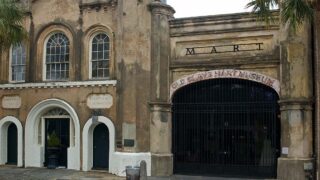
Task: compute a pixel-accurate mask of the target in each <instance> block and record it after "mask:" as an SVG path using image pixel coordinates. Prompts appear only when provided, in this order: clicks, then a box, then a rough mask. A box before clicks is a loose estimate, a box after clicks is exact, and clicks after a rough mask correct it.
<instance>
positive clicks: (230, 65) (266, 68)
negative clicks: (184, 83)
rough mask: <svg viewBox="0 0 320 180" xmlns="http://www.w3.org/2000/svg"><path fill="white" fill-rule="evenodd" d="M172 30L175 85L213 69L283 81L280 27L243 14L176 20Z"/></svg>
mask: <svg viewBox="0 0 320 180" xmlns="http://www.w3.org/2000/svg"><path fill="white" fill-rule="evenodd" d="M274 15H275V17H276V15H277V12H275V13H274ZM170 27H171V33H170V35H171V64H170V68H171V82H173V81H175V80H177V79H179V78H181V77H183V76H185V75H190V74H193V73H196V72H199V71H207V70H213V69H242V70H248V71H254V72H258V73H261V74H265V75H267V76H270V77H273V78H275V79H279V60H280V55H279V33H278V31H279V26H277V25H270V26H269V27H268V28H266V27H265V26H264V25H263V24H258V23H257V22H256V21H255V19H254V17H253V16H252V15H250V14H248V13H240V14H231V15H217V16H207V17H194V18H182V19H175V20H172V21H170Z"/></svg>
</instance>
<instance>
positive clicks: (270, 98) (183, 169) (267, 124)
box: [172, 79, 280, 178]
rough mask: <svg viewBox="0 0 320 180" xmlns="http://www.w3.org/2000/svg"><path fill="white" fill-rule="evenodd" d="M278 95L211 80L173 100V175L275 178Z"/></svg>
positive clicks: (232, 81)
mask: <svg viewBox="0 0 320 180" xmlns="http://www.w3.org/2000/svg"><path fill="white" fill-rule="evenodd" d="M278 98H279V97H278V95H277V93H276V92H275V91H274V90H273V89H272V88H270V87H267V86H265V85H263V84H259V83H256V82H251V81H247V80H240V79H214V80H206V81H201V82H197V83H194V84H191V85H188V86H186V87H184V88H182V89H180V90H179V91H178V92H176V94H175V95H174V97H173V107H172V111H173V112H172V113H173V119H172V125H173V128H172V129H173V133H172V134H173V139H172V142H173V147H172V148H173V149H172V151H173V154H174V173H176V174H194V175H200V174H201V175H211V176H233V177H261V178H273V177H276V169H277V158H278V157H279V147H280V135H279V133H280V129H279V128H280V126H279V123H280V122H279V117H278V112H279V106H278V103H277V101H278Z"/></svg>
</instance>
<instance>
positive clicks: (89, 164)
mask: <svg viewBox="0 0 320 180" xmlns="http://www.w3.org/2000/svg"><path fill="white" fill-rule="evenodd" d="M102 125H103V126H102ZM99 126H100V127H101V128H102V131H103V129H104V130H106V129H107V130H108V135H109V139H108V143H109V146H108V150H109V153H108V152H107V154H108V157H109V159H108V165H107V167H108V169H109V172H111V173H113V172H115V171H116V170H115V169H116V168H117V166H118V164H119V163H120V162H115V161H114V156H115V128H114V125H113V123H112V121H111V120H110V119H109V118H107V117H104V116H95V117H93V118H90V119H89V120H88V121H87V123H86V124H85V126H84V128H83V131H82V133H83V134H82V139H83V148H82V149H83V165H82V168H83V170H84V171H89V170H91V169H92V168H94V166H93V165H94V154H93V153H94V150H93V149H94V140H93V138H94V131H95V129H96V128H97V127H99ZM104 133H106V131H104ZM105 140H106V139H105Z"/></svg>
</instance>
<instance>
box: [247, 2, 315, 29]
mask: <svg viewBox="0 0 320 180" xmlns="http://www.w3.org/2000/svg"><path fill="white" fill-rule="evenodd" d="M279 5H280V7H281V13H280V16H281V23H282V24H287V23H288V24H289V26H290V28H291V29H293V30H294V31H296V29H297V28H298V27H299V26H300V25H301V24H302V23H303V22H304V21H305V20H309V21H312V19H313V13H314V9H313V7H312V5H311V4H310V3H309V2H307V0H283V1H282V2H281V3H280V2H279V0H252V1H251V2H249V3H248V4H247V6H246V7H247V8H249V7H252V12H253V13H256V15H257V19H258V20H259V21H263V22H265V23H266V24H267V25H269V24H270V23H271V22H272V21H273V19H272V17H273V16H272V9H273V8H274V7H276V6H279Z"/></svg>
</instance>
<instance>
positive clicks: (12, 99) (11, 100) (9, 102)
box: [2, 96, 21, 109]
mask: <svg viewBox="0 0 320 180" xmlns="http://www.w3.org/2000/svg"><path fill="white" fill-rule="evenodd" d="M2 107H3V108H4V109H19V108H20V107H21V98H20V96H4V97H3V98H2Z"/></svg>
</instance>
